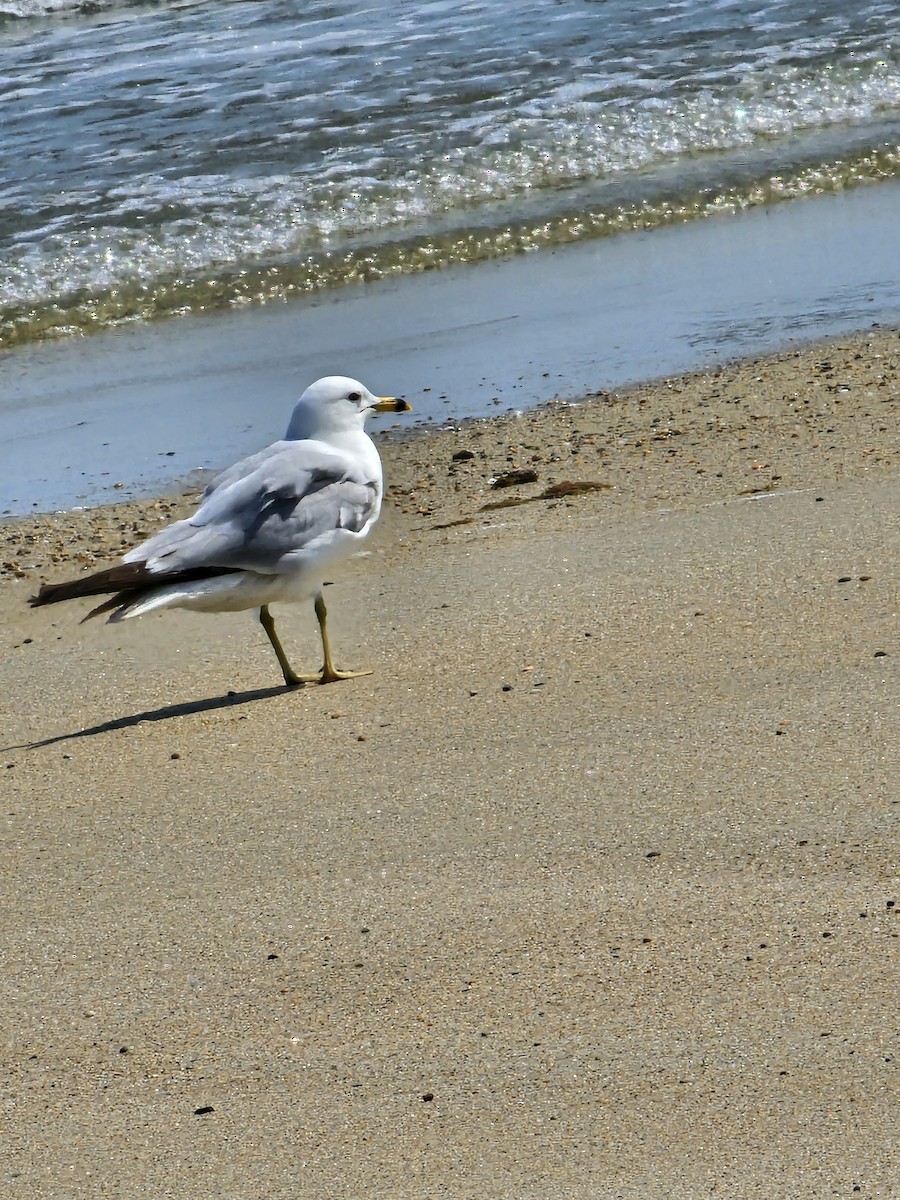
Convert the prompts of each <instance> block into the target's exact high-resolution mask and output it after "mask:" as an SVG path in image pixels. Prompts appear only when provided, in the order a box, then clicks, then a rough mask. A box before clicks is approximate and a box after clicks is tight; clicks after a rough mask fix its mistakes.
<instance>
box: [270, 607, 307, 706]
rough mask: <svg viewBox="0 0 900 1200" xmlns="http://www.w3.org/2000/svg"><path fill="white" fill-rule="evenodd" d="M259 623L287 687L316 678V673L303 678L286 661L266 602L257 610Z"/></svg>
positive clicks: (298, 685)
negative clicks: (273, 652) (270, 644)
mask: <svg viewBox="0 0 900 1200" xmlns="http://www.w3.org/2000/svg"><path fill="white" fill-rule="evenodd" d="M259 623H260V625H262V627H263V629H264V630H265V631H266V636H267V637H268V639H269V641H270V642H271V643H272V649H273V650H274V651H275V657H276V658H277V659H278V665H279V666H280V667H281V673H282V675H283V676H284V682H285V683H286V684H287V686H288V687H301V686H302V685H303V684H304V683H310V682H312V679H318V675H314V676H312V677H311V678H309V677H307V678H304V676H302V675H298V674H297V672H296V671H295V670H294V668H293V667H292V666H291V664H290V663H289V662H288V659H287V655H286V654H285V652H284V647H283V646H282V644H281V641H280V639H279V637H278V634H277V633H276V632H275V621H274V619H273V617H272V614H271V613H270V612H269V606H268V604H264V605H263V606H262V608H261V609H260V610H259Z"/></svg>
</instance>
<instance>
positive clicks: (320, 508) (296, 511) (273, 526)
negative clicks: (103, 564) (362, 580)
mask: <svg viewBox="0 0 900 1200" xmlns="http://www.w3.org/2000/svg"><path fill="white" fill-rule="evenodd" d="M409 409H410V405H409V404H407V403H406V401H405V400H402V399H397V398H395V397H393V396H373V395H372V393H371V392H370V391H369V390H368V388H366V387H364V386H363V385H362V384H361V383H359V382H358V381H357V380H355V379H347V378H345V377H344V376H340V375H330V376H327V377H326V378H324V379H319V380H317V381H316V382H315V383H313V384H312V385H311V386H310V387H308V388H307V389H306V391H305V392H304V393H303V395H302V396H301V397H300V399H299V400H298V401H297V403H296V405H295V406H294V411H293V413H292V415H291V419H290V423H289V424H288V427H287V432H286V433H285V435H284V437H283V438H282V439H281V441H278V442H273V444H272V445H271V446H267V447H266V449H265V450H260V451H259V452H258V453H256V454H251V455H250V457H249V458H244V459H242V460H241V461H240V462H238V463H235V464H234V466H232V467H229V468H228V469H227V470H225V471H223V472H222V473H221V474H220V475H218V476H217V477H216V478H215V479H214V480H213V481H212V483H210V484H209V486H208V487H207V488H206V491H205V492H204V493H203V497H202V500H201V503H200V507H199V508H198V509H197V511H196V512H195V513H194V515H193V516H192V517H188V518H187V519H186V520H183V521H176V522H175V523H174V524H172V525H168V526H167V527H166V528H165V529H162V530H160V532H159V533H157V534H155V535H154V536H153V537H151V538H149V539H148V540H147V541H146V542H143V543H142V544H141V545H139V546H136V547H135V548H134V549H133V550H130V551H129V552H128V553H127V554H126V555H125V556H124V558H123V559H122V561H121V562H120V563H118V564H117V565H116V566H114V567H109V568H108V569H107V570H104V571H97V572H96V573H95V574H92V575H83V576H80V577H79V578H77V579H71V580H68V581H66V582H64V583H47V584H44V585H43V586H42V587H41V589H40V590H39V592H38V593H37V595H36V596H32V597H31V598H30V599H29V603H30V604H31V605H32V606H38V605H43V604H57V603H59V602H60V601H62V600H71V599H73V598H75V597H77V596H103V595H108V594H109V593H112V595H110V596H109V599H107V600H104V601H103V603H102V604H99V605H98V606H97V607H96V608H93V609H91V611H90V612H89V613H88V614H87V616H86V617H84V618H83V619H84V620H85V621H87V620H89V619H90V618H91V617H97V616H100V615H101V614H103V613H110V614H111V615H110V617H109V620H110V621H124V620H127V619H128V618H130V617H140V616H143V615H144V614H145V613H149V612H153V611H155V610H156V609H162V608H190V609H194V610H196V611H199V612H235V611H239V610H242V609H249V608H258V609H259V621H260V624H261V625H262V627H263V629H264V630H265V632H266V636H267V637H268V639H269V641H270V642H271V644H272V649H273V650H274V651H275V656H276V658H277V659H278V665H279V666H280V667H281V672H282V674H283V676H284V682H285V684H286V685H287V686H288V687H291V688H294V687H300V686H302V685H303V684H306V683H333V682H335V681H336V680H339V679H352V678H354V677H356V676H359V675H371V674H372V672H371V671H339V670H338V669H337V667H336V666H335V665H334V659H333V658H332V654H331V646H330V643H329V640H328V626H327V624H326V618H327V613H326V609H325V601H324V599H323V596H322V589H323V587H324V580H325V574H326V572H327V571H328V570H329V569H330V568H331V567H332V566H333V564H334V563H335V562H336V561H339V560H340V559H343V558H346V557H348V556H349V555H351V554H353V553H355V552H356V551H357V550H358V549H359V547H360V545H361V543H362V542H363V541H364V539H365V538H366V536H367V534H368V533H369V531H370V530H371V528H372V526H373V525H374V524H375V522H376V521H377V520H378V515H379V513H380V511H381V500H382V496H383V493H384V477H383V474H382V469H381V459H380V458H379V456H378V451H377V450H376V448H375V443H374V442H373V441H372V439H371V438H370V437H369V435H368V434H367V433H366V431H365V422H366V418H367V417H369V416H370V415H371V414H372V413H385V412H393V413H400V412H407V411H409ZM310 597H314V599H315V612H316V617H317V619H318V622H319V632H320V634H321V638H322V651H323V655H324V665H323V667H322V670H321V672H320V673H319V674H316V675H298V674H297V673H296V671H294V669H293V667H292V666H291V664H290V662H289V661H288V658H287V655H286V654H285V652H284V648H283V646H282V645H281V641H280V639H279V637H278V634H277V632H276V630H275V621H274V619H273V617H272V614H271V612H270V611H269V605H270V604H273V603H275V602H279V603H280V602H297V601H303V600H308V599H309V598H310Z"/></svg>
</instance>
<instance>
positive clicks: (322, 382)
mask: <svg viewBox="0 0 900 1200" xmlns="http://www.w3.org/2000/svg"><path fill="white" fill-rule="evenodd" d="M409 407H410V406H409V405H408V404H407V403H406V401H405V400H396V399H395V398H394V397H393V396H373V395H372V393H371V392H370V391H369V389H368V388H367V387H364V386H363V385H362V384H361V383H360V382H359V380H358V379H347V378H345V377H344V376H343V375H327V376H326V377H325V378H324V379H317V380H316V382H315V383H313V384H310V386H309V387H308V388H307V389H306V391H305V392H304V393H303V395H302V396H301V397H300V399H299V400H298V401H297V403H296V405H295V406H294V411H293V413H292V415H291V420H290V424H289V425H288V427H287V433H286V434H285V435H284V436H285V439H286V440H287V441H299V440H301V439H303V438H318V437H322V436H323V435H324V436H327V435H328V434H335V433H353V432H356V431H358V430H360V431H361V430H362V428H363V426H364V425H365V421H366V417H367V416H368V415H369V413H373V412H407V411H408V409H409Z"/></svg>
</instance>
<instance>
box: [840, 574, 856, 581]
mask: <svg viewBox="0 0 900 1200" xmlns="http://www.w3.org/2000/svg"><path fill="white" fill-rule="evenodd" d="M852 582H853V576H852V575H842V576H841V577H840V579H839V580H838V583H852Z"/></svg>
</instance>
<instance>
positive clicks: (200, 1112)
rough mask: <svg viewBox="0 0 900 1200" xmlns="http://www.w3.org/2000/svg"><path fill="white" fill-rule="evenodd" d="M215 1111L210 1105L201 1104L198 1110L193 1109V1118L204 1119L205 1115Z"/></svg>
mask: <svg viewBox="0 0 900 1200" xmlns="http://www.w3.org/2000/svg"><path fill="white" fill-rule="evenodd" d="M215 1111H216V1110H215V1109H214V1108H213V1106H212V1105H211V1104H202V1105H201V1106H200V1108H195V1109H194V1116H195V1117H205V1116H206V1114H207V1113H211V1112H215Z"/></svg>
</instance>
